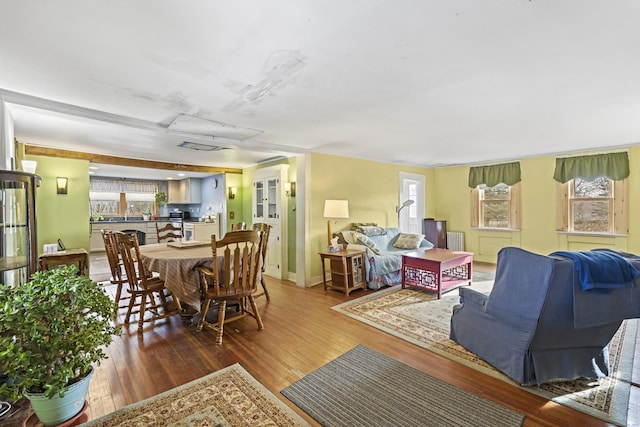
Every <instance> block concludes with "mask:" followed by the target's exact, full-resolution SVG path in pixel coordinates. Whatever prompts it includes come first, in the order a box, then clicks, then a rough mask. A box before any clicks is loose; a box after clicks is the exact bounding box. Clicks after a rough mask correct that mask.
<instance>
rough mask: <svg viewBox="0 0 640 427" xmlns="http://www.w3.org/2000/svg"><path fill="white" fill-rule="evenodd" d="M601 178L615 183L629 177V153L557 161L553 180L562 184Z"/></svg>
mask: <svg viewBox="0 0 640 427" xmlns="http://www.w3.org/2000/svg"><path fill="white" fill-rule="evenodd" d="M601 176H606V177H607V178H609V179H612V180H614V181H619V180H621V179H625V178H626V177H628V176H629V155H628V153H627V152H621V153H607V154H594V155H590V156H577V157H561V158H557V159H556V171H555V172H554V174H553V179H555V180H556V181H558V182H560V183H562V184H564V183H565V182H567V181H569V180H572V179H574V178H582V179H584V180H587V181H593V180H594V179H596V178H598V177H601Z"/></svg>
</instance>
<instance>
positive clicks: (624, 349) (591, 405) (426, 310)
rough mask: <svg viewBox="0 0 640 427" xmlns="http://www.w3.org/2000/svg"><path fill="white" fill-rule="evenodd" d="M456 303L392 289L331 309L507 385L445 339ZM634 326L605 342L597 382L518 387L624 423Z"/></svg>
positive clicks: (485, 285) (450, 297) (484, 287)
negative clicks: (605, 369) (606, 372)
mask: <svg viewBox="0 0 640 427" xmlns="http://www.w3.org/2000/svg"><path fill="white" fill-rule="evenodd" d="M472 286H473V288H474V289H478V290H480V291H482V292H487V293H488V292H490V290H491V287H492V286H493V282H479V283H473V285H472ZM458 302H459V296H458V292H457V291H451V292H449V293H447V294H445V295H443V296H442V298H441V299H440V300H437V299H436V298H435V296H434V295H433V294H431V293H427V292H422V291H419V290H413V289H401V288H400V287H392V288H386V289H383V290H381V291H378V292H375V293H372V294H370V295H366V296H364V297H361V298H358V299H355V300H351V301H349V302H346V303H343V304H340V305H337V306H335V307H332V308H333V309H334V310H336V311H338V312H340V313H343V314H345V315H347V316H350V317H352V318H354V319H357V320H360V321H362V322H364V323H366V324H368V325H371V326H373V327H375V328H378V329H380V330H383V331H385V332H387V333H389V334H391V335H394V336H397V337H399V338H402V339H404V340H406V341H409V342H412V343H414V344H416V345H418V346H420V347H423V348H425V349H428V350H430V351H433V352H435V353H437V354H440V355H442V356H444V357H447V358H449V359H452V360H455V361H456V362H459V363H462V364H464V365H466V366H469V367H472V368H474V369H476V370H479V371H481V372H483V373H485V374H487V375H491V376H493V377H496V378H499V379H501V380H504V381H506V382H508V383H510V384H513V381H512V380H511V379H509V378H508V377H507V376H505V375H503V374H502V373H500V372H499V371H497V370H496V369H494V368H493V367H492V366H491V365H489V364H487V363H485V362H484V361H483V360H481V359H480V358H478V357H477V356H476V355H474V354H473V353H470V352H468V351H467V350H466V349H465V348H464V347H462V346H460V345H458V344H456V343H455V342H453V341H451V340H450V339H449V321H450V319H451V312H452V308H453V306H454V305H455V304H457V303H458ZM637 324H638V322H637V319H633V320H627V321H625V322H623V324H622V326H621V327H620V330H619V331H618V332H617V333H616V335H615V336H614V338H613V339H612V341H611V343H610V344H609V358H610V359H609V364H610V371H611V375H610V376H609V377H607V378H604V379H601V380H600V381H597V382H593V381H586V380H583V381H568V382H558V383H551V384H544V385H542V386H539V387H536V386H531V387H522V388H523V389H524V390H527V391H529V392H531V393H535V394H538V395H541V396H543V397H545V398H548V399H550V400H553V401H554V402H557V403H560V404H563V405H566V406H569V407H571V408H574V409H576V410H578V411H581V412H585V413H587V414H589V415H592V416H594V417H597V418H600V419H602V420H605V421H607V422H610V423H614V424H619V425H625V423H626V419H627V410H628V406H629V391H630V388H631V384H630V382H631V373H632V372H631V371H632V367H633V356H634V351H635V337H636V331H637V327H638V326H637Z"/></svg>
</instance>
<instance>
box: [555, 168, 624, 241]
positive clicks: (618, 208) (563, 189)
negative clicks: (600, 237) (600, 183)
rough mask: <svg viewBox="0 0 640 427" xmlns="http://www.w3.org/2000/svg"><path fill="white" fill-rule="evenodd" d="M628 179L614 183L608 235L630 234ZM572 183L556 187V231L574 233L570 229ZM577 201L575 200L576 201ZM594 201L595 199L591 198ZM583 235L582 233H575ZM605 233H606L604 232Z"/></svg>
mask: <svg viewBox="0 0 640 427" xmlns="http://www.w3.org/2000/svg"><path fill="white" fill-rule="evenodd" d="M628 181H629V180H628V179H622V180H618V181H613V182H612V183H611V185H612V196H611V199H612V203H613V207H612V208H611V210H610V211H609V215H610V217H609V219H610V221H609V222H610V226H611V227H610V231H609V232H607V233H608V234H616V235H626V234H628V233H629V226H628V223H629V214H628V202H627V194H628V185H629V182H628ZM571 184H572V183H571V182H569V181H567V182H565V183H562V184H561V183H557V185H556V187H557V188H556V231H560V232H574V231H573V230H571V229H570V227H569V225H570V216H569V215H570V214H572V211H571V209H572V208H571V207H570V205H571V197H570V196H571ZM574 200H575V199H574ZM589 200H594V198H589ZM575 232H576V233H583V232H582V231H575ZM602 233H604V232H602Z"/></svg>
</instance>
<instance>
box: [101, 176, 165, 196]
mask: <svg viewBox="0 0 640 427" xmlns="http://www.w3.org/2000/svg"><path fill="white" fill-rule="evenodd" d="M89 191H100V192H108V193H157V192H158V183H157V182H155V181H140V180H127V179H108V178H91V179H90V181H89Z"/></svg>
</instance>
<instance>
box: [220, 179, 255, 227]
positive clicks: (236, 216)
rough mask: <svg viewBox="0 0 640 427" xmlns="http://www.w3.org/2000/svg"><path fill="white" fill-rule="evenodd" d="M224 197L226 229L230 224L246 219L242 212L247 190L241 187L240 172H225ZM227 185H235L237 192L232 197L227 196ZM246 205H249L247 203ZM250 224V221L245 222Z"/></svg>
mask: <svg viewBox="0 0 640 427" xmlns="http://www.w3.org/2000/svg"><path fill="white" fill-rule="evenodd" d="M225 185H226V188H225V197H226V198H227V231H230V230H231V226H232V225H233V224H235V223H238V222H240V221H245V222H246V221H247V220H246V219H245V214H244V202H243V200H244V194H245V193H246V192H247V191H246V189H245V188H243V186H242V185H243V183H242V174H239V173H227V174H225ZM229 187H236V188H237V189H238V193H237V194H236V197H235V198H234V199H230V198H229ZM248 206H251V203H249V205H248ZM231 212H233V218H231ZM247 224H251V222H247Z"/></svg>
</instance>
